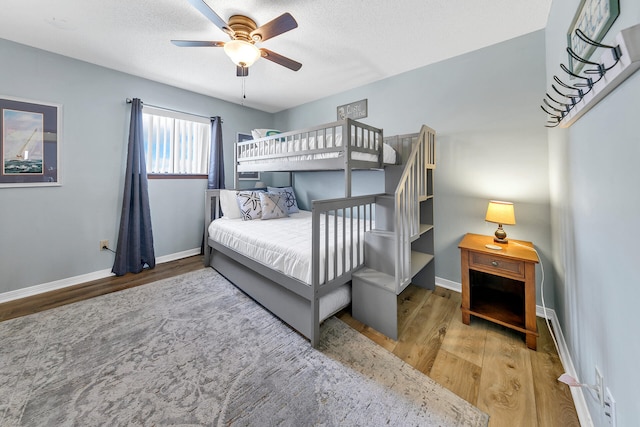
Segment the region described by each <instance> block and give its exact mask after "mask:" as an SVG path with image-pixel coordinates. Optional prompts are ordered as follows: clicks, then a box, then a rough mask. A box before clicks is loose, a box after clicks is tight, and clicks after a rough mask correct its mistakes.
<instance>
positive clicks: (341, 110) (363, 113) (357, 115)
mask: <svg viewBox="0 0 640 427" xmlns="http://www.w3.org/2000/svg"><path fill="white" fill-rule="evenodd" d="M337 112H338V120H344V119H354V120H358V119H364V118H365V117H367V100H366V99H361V100H360V101H356V102H351V103H349V104H345V105H340V106H339V107H338V108H337Z"/></svg>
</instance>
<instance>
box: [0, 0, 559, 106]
mask: <svg viewBox="0 0 640 427" xmlns="http://www.w3.org/2000/svg"><path fill="white" fill-rule="evenodd" d="M551 1H552V0H535V1H532V0H406V1H401V0H397V1H392V0H386V1H383V0H349V1H339V0H272V1H269V2H264V1H258V0H244V1H240V0H206V2H207V4H208V5H209V6H210V7H211V8H212V9H213V10H215V11H216V13H217V14H218V15H219V16H220V17H222V18H223V19H224V20H228V18H229V17H230V16H231V15H234V14H243V15H247V16H249V17H251V18H252V19H254V20H255V21H256V23H257V24H258V25H262V24H264V23H266V22H268V21H270V20H272V19H273V18H275V17H277V16H279V15H281V14H282V13H284V12H289V13H291V14H292V15H293V16H294V17H295V19H296V20H297V22H298V28H296V29H294V30H292V31H290V32H288V33H285V34H282V35H280V36H278V37H275V38H273V39H270V40H267V41H265V42H264V43H262V44H260V47H265V48H267V49H270V50H272V51H275V52H277V53H279V54H281V55H284V56H286V57H289V58H291V59H294V60H296V61H298V62H301V63H302V64H303V65H302V69H301V70H300V71H298V72H293V71H291V70H289V69H286V68H284V67H281V66H279V65H277V64H275V63H273V62H270V61H267V60H264V59H260V60H258V61H257V62H256V63H255V64H254V65H253V66H252V67H251V68H250V75H249V77H248V78H246V80H245V85H246V99H245V100H244V105H246V106H249V107H254V108H257V109H260V110H264V111H268V112H277V111H280V110H283V109H287V108H291V107H294V106H297V105H300V104H304V103H306V102H310V101H313V100H315V99H319V98H322V97H324V96H328V95H331V94H334V93H339V92H342V91H345V90H348V89H351V88H354V87H357V86H361V85H363V84H367V83H370V82H373V81H376V80H380V79H383V78H386V77H389V76H393V75H396V74H400V73H402V72H405V71H409V70H412V69H415V68H419V67H422V66H425V65H428V64H431V63H434V62H438V61H441V60H443V59H447V58H450V57H453V56H457V55H460V54H463V53H466V52H470V51H472V50H476V49H479V48H482V47H485V46H489V45H491V44H495V43H499V42H501V41H504V40H508V39H511V38H514V37H517V36H520V35H523V34H527V33H530V32H532V31H536V30H539V29H542V28H544V27H545V26H546V23H547V16H548V13H549V8H550V6H551ZM0 10H2V13H0V38H3V39H7V40H11V41H15V42H18V43H23V44H25V45H29V46H33V47H37V48H40V49H44V50H48V51H51V52H55V53H59V54H61V55H65V56H69V57H72V58H77V59H80V60H83V61H87V62H91V63H94V64H98V65H102V66H104V67H108V68H112V69H115V70H119V71H123V72H126V73H130V74H134V75H137V76H141V77H145V78H148V79H151V80H155V81H158V82H162V83H166V84H169V85H173V86H177V87H180V88H184V89H188V90H191V91H194V92H198V93H202V94H206V95H210V96H213V97H216V98H220V99H224V100H227V101H231V102H235V103H241V102H242V101H243V100H242V97H241V95H242V79H241V78H238V77H236V75H235V73H236V70H235V65H234V64H233V63H232V62H231V61H230V60H229V58H228V57H227V56H226V55H225V54H224V51H223V50H222V49H221V48H179V47H176V46H174V45H173V44H171V43H170V40H171V39H189V40H220V41H227V40H228V36H227V35H226V34H225V33H223V32H222V31H221V30H220V29H218V28H217V27H216V26H214V25H213V24H212V23H211V22H210V21H208V20H207V19H206V18H205V17H204V16H203V15H202V14H201V13H200V12H198V11H197V10H196V9H195V8H193V7H192V6H191V5H190V4H189V2H188V1H187V0H56V1H51V0H0Z"/></svg>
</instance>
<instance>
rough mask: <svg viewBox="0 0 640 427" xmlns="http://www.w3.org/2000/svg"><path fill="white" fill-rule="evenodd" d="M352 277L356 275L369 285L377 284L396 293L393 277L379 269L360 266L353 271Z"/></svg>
mask: <svg viewBox="0 0 640 427" xmlns="http://www.w3.org/2000/svg"><path fill="white" fill-rule="evenodd" d="M352 277H356V278H358V279H360V280H362V281H364V282H367V283H368V284H370V285H373V286H377V287H379V288H382V289H384V290H387V291H389V292H393V293H394V294H395V293H396V283H395V280H396V279H395V277H393V276H390V275H388V274H386V273H383V272H381V271H378V270H374V269H373V268H368V267H365V268H361V269H360V270H358V271H356V272H354V273H353V274H352Z"/></svg>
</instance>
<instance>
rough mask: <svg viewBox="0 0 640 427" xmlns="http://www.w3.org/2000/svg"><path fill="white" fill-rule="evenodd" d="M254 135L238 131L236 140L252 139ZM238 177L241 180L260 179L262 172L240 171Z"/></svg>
mask: <svg viewBox="0 0 640 427" xmlns="http://www.w3.org/2000/svg"><path fill="white" fill-rule="evenodd" d="M252 139H253V136H252V135H251V134H250V133H244V132H238V134H237V137H236V141H237V142H244V141H251V140H252ZM238 179H239V180H241V181H260V172H238Z"/></svg>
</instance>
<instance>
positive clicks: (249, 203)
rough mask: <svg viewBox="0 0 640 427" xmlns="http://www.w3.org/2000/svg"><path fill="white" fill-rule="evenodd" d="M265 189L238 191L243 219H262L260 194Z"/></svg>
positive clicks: (237, 196) (237, 198)
mask: <svg viewBox="0 0 640 427" xmlns="http://www.w3.org/2000/svg"><path fill="white" fill-rule="evenodd" d="M261 193H264V192H263V191H238V194H237V195H236V200H237V201H238V207H239V208H240V214H241V215H242V220H243V221H251V220H252V219H260V218H261V217H262V205H261V204H260V194H261Z"/></svg>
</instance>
